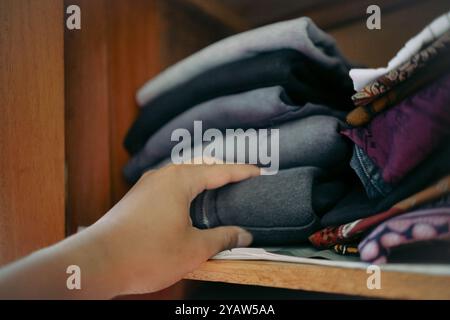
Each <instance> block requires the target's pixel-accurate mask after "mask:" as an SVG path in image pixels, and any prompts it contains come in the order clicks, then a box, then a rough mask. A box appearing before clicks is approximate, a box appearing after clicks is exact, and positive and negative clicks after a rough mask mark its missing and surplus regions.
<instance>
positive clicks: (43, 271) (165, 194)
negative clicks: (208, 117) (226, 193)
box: [0, 164, 260, 299]
mask: <svg viewBox="0 0 450 320" xmlns="http://www.w3.org/2000/svg"><path fill="white" fill-rule="evenodd" d="M259 174H260V170H259V169H258V168H257V167H255V166H252V165H224V164H221V165H177V166H175V165H171V166H168V167H165V168H162V169H160V170H157V171H153V172H148V173H146V174H145V175H144V176H143V177H142V178H141V179H140V180H139V181H138V183H136V185H135V186H134V187H133V188H132V189H131V190H130V191H129V192H128V193H127V194H126V195H125V196H124V197H123V198H122V200H120V201H119V202H118V203H117V204H116V205H115V206H114V207H113V208H112V209H111V210H110V211H108V212H107V213H106V214H105V215H104V216H103V217H102V218H101V219H100V220H98V221H97V222H96V223H95V224H93V225H92V226H90V227H88V228H86V229H85V230H83V231H82V232H80V233H77V234H76V235H73V236H71V237H69V238H67V239H65V240H63V241H61V242H59V243H57V244H55V245H53V246H51V247H48V248H45V249H42V250H39V251H37V252H35V253H33V254H31V255H29V256H27V257H25V258H23V259H21V260H19V261H17V262H14V263H12V264H10V265H7V266H5V267H3V268H2V269H0V299H35V298H37V299H109V298H113V297H116V296H119V295H124V294H136V293H148V292H156V291H159V290H162V289H164V288H166V287H168V286H170V285H171V284H174V283H176V282H177V281H179V280H180V279H181V278H182V277H183V276H184V275H185V274H186V273H188V272H190V271H192V270H194V269H195V268H197V267H198V266H199V265H200V264H201V263H202V262H204V261H206V260H207V259H209V258H210V257H211V256H213V255H214V254H216V253H217V252H219V251H222V250H225V249H230V248H233V247H245V246H248V245H250V244H251V242H252V237H251V235H250V234H249V233H248V232H246V231H245V230H243V229H241V228H238V227H219V228H215V229H209V230H199V229H197V228H195V227H193V226H192V223H191V220H190V218H189V206H190V203H191V201H192V200H193V199H194V198H195V197H196V195H198V194H199V193H201V192H202V191H203V190H205V189H215V188H218V187H221V186H223V185H225V184H228V183H232V182H238V181H242V180H245V179H248V178H251V177H255V176H258V175H259ZM70 265H77V266H79V267H80V269H81V290H68V289H67V286H66V281H67V278H68V276H69V275H68V274H67V273H66V269H67V267H68V266H70Z"/></svg>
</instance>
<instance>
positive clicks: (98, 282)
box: [50, 226, 124, 299]
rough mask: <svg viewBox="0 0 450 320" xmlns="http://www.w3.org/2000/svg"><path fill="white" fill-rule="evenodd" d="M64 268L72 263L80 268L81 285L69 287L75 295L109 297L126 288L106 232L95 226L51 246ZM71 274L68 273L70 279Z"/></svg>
mask: <svg viewBox="0 0 450 320" xmlns="http://www.w3.org/2000/svg"><path fill="white" fill-rule="evenodd" d="M50 250H53V256H54V257H56V259H58V260H59V264H60V265H61V266H62V267H63V268H64V272H65V271H66V270H67V268H68V267H69V266H76V267H78V268H79V271H80V284H81V286H80V287H81V288H80V289H77V288H76V289H72V290H69V289H67V290H68V294H69V296H70V297H73V298H84V299H110V298H114V297H115V296H117V295H120V294H121V293H122V292H123V288H124V286H123V285H122V282H123V279H124V275H123V274H122V272H120V270H121V268H120V263H119V261H117V259H116V255H115V252H114V251H113V250H112V248H111V245H110V243H109V242H108V239H107V236H106V235H105V234H104V232H102V230H101V229H98V228H96V227H95V226H92V227H89V228H87V229H86V230H84V231H82V232H81V233H79V234H76V235H73V236H71V237H69V238H67V239H66V240H64V241H63V242H61V243H59V244H57V245H56V246H54V247H52V248H51V249H50ZM70 276H71V274H67V277H66V279H68V278H69V277H70Z"/></svg>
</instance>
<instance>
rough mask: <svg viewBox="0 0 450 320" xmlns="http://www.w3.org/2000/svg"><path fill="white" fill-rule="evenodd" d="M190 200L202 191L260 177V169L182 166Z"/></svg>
mask: <svg viewBox="0 0 450 320" xmlns="http://www.w3.org/2000/svg"><path fill="white" fill-rule="evenodd" d="M181 167H182V170H183V171H184V175H183V176H184V178H185V183H186V184H187V186H188V187H189V192H190V193H191V194H190V198H191V200H192V199H194V198H195V197H196V196H197V195H198V194H199V193H200V192H202V191H203V190H209V189H216V188H219V187H222V186H224V185H226V184H228V183H232V182H239V181H242V180H245V179H248V178H251V177H256V176H259V175H260V169H259V168H258V167H256V166H254V165H248V164H215V165H182V166H181Z"/></svg>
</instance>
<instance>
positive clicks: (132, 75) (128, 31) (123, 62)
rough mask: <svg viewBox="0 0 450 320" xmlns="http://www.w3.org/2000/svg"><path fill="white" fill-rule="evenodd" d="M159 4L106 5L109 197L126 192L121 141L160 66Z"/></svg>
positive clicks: (154, 0)
mask: <svg viewBox="0 0 450 320" xmlns="http://www.w3.org/2000/svg"><path fill="white" fill-rule="evenodd" d="M161 10H162V9H161V1H159V0H150V1H148V0H134V1H122V0H109V1H108V11H107V12H108V31H107V37H108V77H109V79H108V87H109V92H110V97H111V99H110V105H109V110H110V124H111V126H110V131H109V135H110V154H111V167H110V175H111V197H112V202H113V203H115V202H117V201H119V200H120V198H121V197H122V196H123V195H124V194H125V193H126V192H127V190H128V189H129V185H128V184H127V183H126V182H125V180H124V177H123V174H122V169H123V167H124V165H125V164H126V162H127V161H128V159H129V155H128V153H127V152H126V150H125V149H124V147H123V139H124V137H125V134H126V132H127V130H128V129H129V127H130V126H131V124H132V123H133V121H134V119H135V118H136V116H137V114H138V111H139V108H138V106H137V104H136V99H135V96H136V92H137V90H138V89H139V88H140V87H141V85H142V84H144V83H145V82H146V81H147V80H148V79H150V78H152V77H153V76H155V75H156V74H157V73H158V72H159V71H161V69H162V68H163V65H164V57H163V56H162V43H161V41H162V36H163V32H164V30H166V27H165V24H166V21H165V20H164V19H163V18H162V11H161Z"/></svg>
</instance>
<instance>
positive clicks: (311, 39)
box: [136, 17, 349, 105]
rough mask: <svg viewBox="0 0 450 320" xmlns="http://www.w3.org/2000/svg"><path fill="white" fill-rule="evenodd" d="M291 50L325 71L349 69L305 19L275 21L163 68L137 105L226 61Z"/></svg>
mask: <svg viewBox="0 0 450 320" xmlns="http://www.w3.org/2000/svg"><path fill="white" fill-rule="evenodd" d="M280 49H293V50H296V51H298V52H302V53H303V54H305V55H306V56H307V57H309V58H310V59H312V60H314V61H315V62H316V63H318V64H320V65H322V66H323V67H325V68H329V69H331V70H335V71H336V72H339V73H340V74H348V72H349V66H348V63H347V62H346V61H345V59H344V57H343V56H342V54H341V53H340V52H339V50H338V48H337V46H336V41H335V40H334V39H333V38H332V37H331V36H330V35H328V34H326V33H325V32H323V31H322V30H320V29H319V28H318V27H317V26H316V25H315V24H314V22H313V21H311V19H310V18H308V17H301V18H297V19H292V20H287V21H281V22H276V23H273V24H270V25H267V26H263V27H259V28H256V29H253V30H249V31H246V32H242V33H239V34H236V35H233V36H231V37H228V38H225V39H223V40H221V41H218V42H216V43H214V44H212V45H210V46H208V47H206V48H204V49H202V50H200V51H198V52H196V53H194V54H193V55H191V56H189V57H187V58H186V59H183V60H182V61H180V62H178V63H176V64H175V65H173V66H171V67H169V68H167V69H166V70H164V72H162V73H161V74H159V75H158V76H157V77H155V78H154V79H152V80H150V81H148V82H147V83H146V84H145V85H144V86H143V87H142V88H141V89H140V90H139V91H138V93H137V97H136V98H137V101H138V103H139V105H144V104H146V103H148V102H149V101H151V100H153V99H155V98H156V97H157V96H158V95H160V94H162V93H165V92H167V91H171V90H173V88H175V87H177V86H178V85H180V84H182V83H187V82H189V81H190V80H191V79H192V78H194V77H196V76H197V75H199V74H201V73H203V72H205V71H207V70H209V69H213V68H215V67H217V66H220V65H224V64H227V63H230V62H234V61H237V60H241V59H244V58H249V57H253V56H256V55H258V54H261V53H264V52H270V51H275V50H280Z"/></svg>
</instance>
